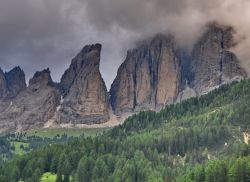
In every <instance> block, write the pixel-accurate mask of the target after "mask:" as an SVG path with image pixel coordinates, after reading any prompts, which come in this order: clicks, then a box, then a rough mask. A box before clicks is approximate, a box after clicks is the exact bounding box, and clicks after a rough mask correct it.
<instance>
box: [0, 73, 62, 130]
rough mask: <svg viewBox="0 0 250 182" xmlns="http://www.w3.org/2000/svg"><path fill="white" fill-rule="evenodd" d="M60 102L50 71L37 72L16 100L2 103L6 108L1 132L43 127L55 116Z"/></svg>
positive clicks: (1, 122) (1, 118)
mask: <svg viewBox="0 0 250 182" xmlns="http://www.w3.org/2000/svg"><path fill="white" fill-rule="evenodd" d="M59 102H60V93H59V92H58V91H57V89H56V87H55V86H54V84H53V81H52V79H51V77H50V71H49V70H48V69H47V70H43V71H41V72H37V73H36V74H35V75H34V77H33V78H32V79H31V80H30V81H29V86H28V87H27V88H26V89H25V90H23V91H21V92H20V93H19V94H18V95H17V96H16V98H14V99H12V100H5V102H4V103H2V104H4V106H5V108H4V110H2V111H1V112H0V128H1V131H8V130H11V131H21V130H26V129H30V128H37V127H42V126H43V125H44V123H45V122H47V120H48V119H50V118H51V117H52V116H53V115H54V113H55V111H56V107H57V106H58V105H59ZM1 131H0V132H1Z"/></svg>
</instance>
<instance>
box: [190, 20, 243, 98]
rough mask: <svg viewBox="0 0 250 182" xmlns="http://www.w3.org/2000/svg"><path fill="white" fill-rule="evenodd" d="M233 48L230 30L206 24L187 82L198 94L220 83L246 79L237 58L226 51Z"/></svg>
mask: <svg viewBox="0 0 250 182" xmlns="http://www.w3.org/2000/svg"><path fill="white" fill-rule="evenodd" d="M233 45H234V41H233V28H232V27H228V26H221V25H218V24H216V23H213V24H210V25H209V26H208V30H207V31H206V32H205V33H204V35H203V36H202V37H201V38H200V40H199V41H198V42H197V43H196V44H195V46H194V49H193V52H192V56H191V62H190V68H189V69H190V70H189V72H190V74H191V79H190V80H189V82H190V85H191V87H193V88H194V89H195V90H196V92H197V93H198V94H199V95H202V94H204V93H207V92H208V91H210V90H211V89H213V88H215V87H217V86H219V85H221V84H224V83H227V82H230V81H232V80H238V79H243V78H245V77H246V73H245V71H244V69H243V68H242V67H241V66H240V63H239V60H238V58H237V57H236V56H235V54H234V53H232V52H231V51H230V48H232V46H233Z"/></svg>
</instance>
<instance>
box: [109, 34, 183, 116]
mask: <svg viewBox="0 0 250 182" xmlns="http://www.w3.org/2000/svg"><path fill="white" fill-rule="evenodd" d="M176 51H177V50H176V45H175V43H174V38H173V37H172V36H163V35H156V36H155V37H154V38H153V39H152V40H151V41H149V42H146V43H144V44H142V45H140V46H139V47H137V48H136V49H134V50H131V51H129V52H128V54H127V58H126V60H125V61H124V63H123V64H122V65H121V67H120V68H119V70H118V73H117V77H116V78H115V80H114V82H113V84H112V86H111V90H110V94H111V98H110V102H111V105H112V108H113V109H114V111H115V113H116V114H118V115H119V114H121V113H125V112H136V111H141V110H149V109H150V110H151V109H152V110H157V109H159V108H162V107H163V106H165V105H166V104H170V103H173V102H174V101H175V100H176V97H177V95H178V90H179V84H180V65H179V63H180V62H179V60H178V57H177V54H176Z"/></svg>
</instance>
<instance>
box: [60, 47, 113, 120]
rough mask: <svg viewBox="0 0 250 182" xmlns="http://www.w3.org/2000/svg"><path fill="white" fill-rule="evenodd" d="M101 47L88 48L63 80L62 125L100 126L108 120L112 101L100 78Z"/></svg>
mask: <svg viewBox="0 0 250 182" xmlns="http://www.w3.org/2000/svg"><path fill="white" fill-rule="evenodd" d="M100 53H101V44H95V45H88V46H85V47H84V48H83V49H82V51H81V52H80V53H79V54H78V55H77V56H76V57H75V58H74V59H73V60H72V63H71V65H70V67H69V69H68V70H67V71H66V72H65V73H64V75H63V76H62V79H61V87H62V92H63V96H64V98H63V102H62V104H61V106H60V109H59V113H58V121H59V122H60V123H70V124H97V123H103V122H106V121H107V120H108V119H109V99H108V92H107V89H106V86H105V83H104V81H103V79H102V77H101V74H100V71H99V67H100Z"/></svg>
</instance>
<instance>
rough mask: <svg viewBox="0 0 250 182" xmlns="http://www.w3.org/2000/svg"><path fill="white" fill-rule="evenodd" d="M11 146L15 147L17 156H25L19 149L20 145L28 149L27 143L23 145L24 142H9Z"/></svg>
mask: <svg viewBox="0 0 250 182" xmlns="http://www.w3.org/2000/svg"><path fill="white" fill-rule="evenodd" d="M11 145H14V146H15V154H18V155H23V154H25V153H26V152H25V151H24V150H23V149H22V148H21V145H23V147H25V148H26V147H29V144H28V143H24V142H17V141H12V142H11Z"/></svg>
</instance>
